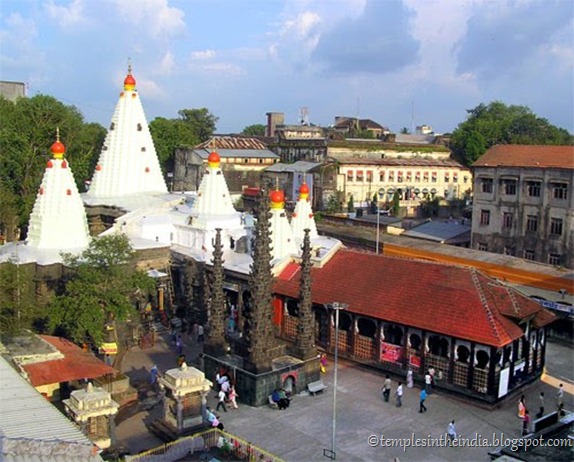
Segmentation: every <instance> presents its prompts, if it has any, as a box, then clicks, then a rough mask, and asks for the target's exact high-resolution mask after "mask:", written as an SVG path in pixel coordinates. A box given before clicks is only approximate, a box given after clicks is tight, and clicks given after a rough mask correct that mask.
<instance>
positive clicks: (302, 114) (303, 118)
mask: <svg viewBox="0 0 574 462" xmlns="http://www.w3.org/2000/svg"><path fill="white" fill-rule="evenodd" d="M299 120H300V122H301V125H309V108H308V107H302V108H300V109H299Z"/></svg>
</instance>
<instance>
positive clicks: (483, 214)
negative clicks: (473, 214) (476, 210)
mask: <svg viewBox="0 0 574 462" xmlns="http://www.w3.org/2000/svg"><path fill="white" fill-rule="evenodd" d="M480 224H481V225H489V224H490V210H481V211H480Z"/></svg>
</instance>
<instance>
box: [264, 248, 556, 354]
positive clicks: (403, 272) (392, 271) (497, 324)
mask: <svg viewBox="0 0 574 462" xmlns="http://www.w3.org/2000/svg"><path fill="white" fill-rule="evenodd" d="M300 277H301V272H300V271H298V272H294V271H293V269H292V268H290V267H289V266H288V267H287V268H286V270H285V271H284V272H283V274H282V275H281V276H279V278H277V279H276V281H275V293H276V294H279V295H284V296H289V297H293V298H297V297H298V296H299V280H300ZM311 281H312V283H311V285H312V296H313V302H314V303H317V304H326V303H330V302H334V301H337V302H342V303H346V304H348V305H349V307H348V311H350V312H353V313H356V314H360V315H364V316H369V317H372V318H378V319H384V320H387V321H390V322H396V323H400V324H403V325H407V326H411V327H415V328H419V329H424V330H428V331H432V332H436V333H440V334H443V335H450V336H453V337H457V338H462V339H467V340H471V341H475V342H478V343H482V344H486V345H493V346H497V347H499V346H503V345H506V344H508V343H510V342H512V341H513V340H515V339H517V338H520V337H521V336H522V335H523V331H522V329H521V328H520V327H519V326H518V325H517V324H516V323H515V322H514V321H513V320H511V319H510V317H508V316H507V315H509V316H511V317H512V318H518V319H524V318H526V317H529V316H534V315H538V313H541V312H544V311H546V310H544V309H543V308H542V307H541V306H540V305H539V304H538V303H536V302H535V301H533V300H530V299H528V298H527V297H522V296H519V295H518V294H516V297H515V300H516V303H513V302H512V298H511V297H510V296H509V295H508V289H507V288H506V287H504V286H502V285H501V284H498V283H497V282H496V281H494V280H493V279H490V278H488V277H487V276H485V275H483V274H481V273H479V272H478V271H476V270H475V269H471V268H466V267H459V266H453V265H443V264H439V263H432V262H425V261H417V260H405V259H400V258H393V257H385V256H375V255H372V254H367V253H360V252H356V251H351V250H339V251H338V252H337V253H336V254H335V255H334V256H333V258H332V259H331V260H330V261H329V262H328V263H327V264H326V265H325V266H324V267H323V268H320V269H318V268H313V269H312V270H311ZM540 316H542V317H543V318H544V320H547V319H546V318H547V316H546V314H541V315H540Z"/></svg>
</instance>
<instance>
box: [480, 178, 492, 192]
mask: <svg viewBox="0 0 574 462" xmlns="http://www.w3.org/2000/svg"><path fill="white" fill-rule="evenodd" d="M492 184H493V181H492V178H483V179H482V180H481V181H480V190H481V191H482V192H483V193H491V192H492Z"/></svg>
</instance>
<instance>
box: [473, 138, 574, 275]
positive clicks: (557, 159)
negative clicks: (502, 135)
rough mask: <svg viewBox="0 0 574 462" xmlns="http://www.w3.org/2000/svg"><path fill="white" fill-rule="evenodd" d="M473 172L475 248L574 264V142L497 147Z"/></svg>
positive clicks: (476, 165) (493, 148)
mask: <svg viewBox="0 0 574 462" xmlns="http://www.w3.org/2000/svg"><path fill="white" fill-rule="evenodd" d="M473 171H474V201H473V217H472V244H471V245H472V248H475V249H478V250H483V251H488V252H495V253H501V254H506V255H513V256H516V257H521V258H524V259H526V260H532V261H538V262H541V263H546V264H549V265H553V266H564V267H567V268H574V197H573V194H572V188H573V187H574V147H573V146H522V145H499V146H494V147H492V148H491V149H489V150H488V151H487V152H486V153H485V154H484V155H483V156H482V157H481V158H480V159H478V160H477V161H476V162H475V163H474V164H473Z"/></svg>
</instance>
